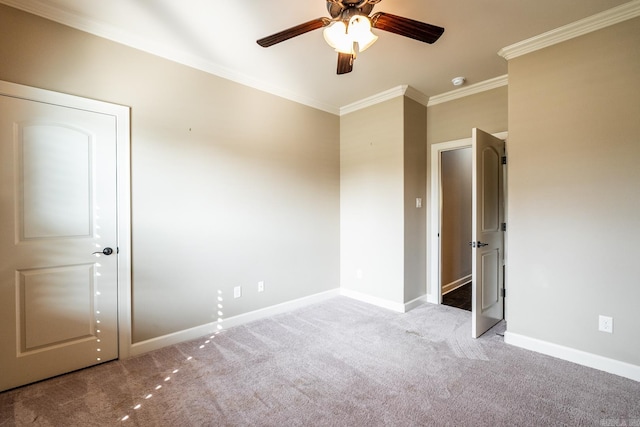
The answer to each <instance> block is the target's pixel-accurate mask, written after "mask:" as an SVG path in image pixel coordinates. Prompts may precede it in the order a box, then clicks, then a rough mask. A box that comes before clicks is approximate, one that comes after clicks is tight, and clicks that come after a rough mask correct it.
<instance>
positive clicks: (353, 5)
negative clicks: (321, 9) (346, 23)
mask: <svg viewBox="0 0 640 427" xmlns="http://www.w3.org/2000/svg"><path fill="white" fill-rule="evenodd" d="M378 1H380V0H378ZM378 1H375V0H358V1H353V0H333V1H327V10H328V11H329V15H331V17H332V18H333V19H338V18H340V19H348V18H350V17H351V16H353V15H369V14H370V13H371V11H372V10H373V6H374V4H375V3H377V2H378ZM344 12H347V14H346V15H347V16H345V13H344Z"/></svg>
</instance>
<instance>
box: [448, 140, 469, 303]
mask: <svg viewBox="0 0 640 427" xmlns="http://www.w3.org/2000/svg"><path fill="white" fill-rule="evenodd" d="M440 162H441V163H440V180H441V181H440V182H441V184H440V188H441V195H440V198H441V200H442V216H441V218H440V223H441V226H440V227H441V230H440V242H441V243H440V245H441V246H440V260H441V261H440V265H441V267H440V280H441V281H442V288H443V289H442V290H443V291H447V290H450V289H451V286H457V285H460V284H462V283H464V282H460V281H461V280H462V279H464V278H466V277H468V276H470V275H471V247H470V246H469V242H470V241H471V223H472V221H471V215H472V209H471V182H472V177H471V162H472V152H471V148H462V149H458V150H450V151H445V152H443V153H442V155H441V160H440Z"/></svg>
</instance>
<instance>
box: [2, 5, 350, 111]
mask: <svg viewBox="0 0 640 427" xmlns="http://www.w3.org/2000/svg"><path fill="white" fill-rule="evenodd" d="M0 3H2V4H5V5H7V6H11V7H13V8H15V9H19V10H22V11H24V12H27V13H31V14H32V15H37V16H40V17H42V18H45V19H48V20H50V21H55V22H58V23H60V24H63V25H66V26H68V27H71V28H75V29H77V30H80V31H84V32H86V33H89V34H93V35H95V36H98V37H101V38H104V39H107V40H111V41H113V42H116V43H119V44H122V45H125V46H129V47H132V48H134V49H138V50H141V51H143V52H147V53H150V54H152V55H155V56H159V57H161V58H164V59H168V60H170V61H172V62H176V63H179V64H182V65H185V66H187V67H190V68H194V69H197V70H200V71H204V72H206V73H208V74H212V75H215V76H218V77H221V78H224V79H226V80H231V81H233V82H235V83H239V84H241V85H243V86H248V87H251V88H254V89H257V90H259V91H262V92H267V93H270V94H272V95H275V96H278V97H280V98H284V99H288V100H290V101H294V102H297V103H299V104H303V105H306V106H308V107H312V108H315V109H318V110H322V111H325V112H327V113H331V114H336V115H337V114H339V112H340V110H339V109H338V108H337V107H336V106H334V105H329V104H326V103H323V102H319V101H318V100H316V99H312V98H308V97H305V96H300V94H297V93H293V92H291V91H289V90H286V89H284V88H281V87H275V86H273V85H270V84H267V83H265V82H263V81H259V80H256V79H254V78H251V77H249V76H246V75H244V74H241V73H238V72H235V71H233V70H231V69H228V68H226V67H221V66H220V65H217V64H214V63H213V62H211V61H208V60H206V59H203V58H201V57H197V56H194V55H188V54H185V53H184V52H180V51H177V50H174V49H170V48H167V47H166V46H163V45H161V44H159V43H155V42H154V41H152V40H151V41H150V40H147V39H143V38H141V37H138V36H136V35H134V34H131V33H129V32H126V31H122V30H120V29H118V28H115V27H113V26H110V25H105V24H104V23H101V22H98V21H95V20H91V19H87V18H84V17H80V16H78V15H76V14H74V13H71V12H69V11H65V10H61V9H58V8H55V7H51V6H49V5H47V4H44V3H43V2H41V1H39V0H26V1H25V0H0Z"/></svg>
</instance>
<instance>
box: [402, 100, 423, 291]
mask: <svg viewBox="0 0 640 427" xmlns="http://www.w3.org/2000/svg"><path fill="white" fill-rule="evenodd" d="M403 131H404V302H408V301H412V300H414V299H416V298H419V297H422V296H424V294H425V292H426V290H427V282H426V273H427V267H426V266H427V250H426V244H427V241H426V220H427V215H426V210H427V209H426V207H427V203H426V200H425V197H426V195H427V191H426V184H427V163H426V162H427V107H425V106H424V105H422V104H420V103H418V102H416V101H414V100H412V99H410V98H407V97H405V98H404V129H403ZM416 198H420V199H422V207H421V208H417V207H416Z"/></svg>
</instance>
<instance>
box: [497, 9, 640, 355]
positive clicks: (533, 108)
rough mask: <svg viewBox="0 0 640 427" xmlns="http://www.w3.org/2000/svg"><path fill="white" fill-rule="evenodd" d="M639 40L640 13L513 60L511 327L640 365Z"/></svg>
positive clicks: (511, 62)
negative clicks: (607, 328) (604, 321)
mask: <svg viewBox="0 0 640 427" xmlns="http://www.w3.org/2000/svg"><path fill="white" fill-rule="evenodd" d="M638 46H640V18H635V19H633V20H629V21H626V22H623V23H620V24H617V25H615V26H612V27H609V28H605V29H602V30H599V31H597V32H594V33H591V34H588V35H584V36H581V37H579V38H576V39H573V40H570V41H567V42H564V43H561V44H558V45H555V46H552V47H548V48H546V49H543V50H540V51H537V52H534V53H530V54H528V55H525V56H522V57H519V58H515V59H512V60H511V61H509V142H508V152H509V163H508V166H507V167H508V173H509V197H508V224H509V231H508V234H509V251H508V260H507V286H508V292H507V299H506V301H507V308H508V319H507V320H508V330H509V331H510V332H513V333H517V334H521V335H524V336H526V337H530V338H536V339H540V340H543V341H547V342H551V343H556V344H560V345H563V346H567V347H570V348H574V349H578V350H583V351H586V352H589V353H593V354H597V355H601V356H605V357H609V358H613V359H617V360H620V361H624V362H628V363H631V364H635V365H640V339H639V337H640V335H639V331H640V316H639V315H638V301H640V286H638V280H639V279H638V260H640V246H639V245H638V242H640V214H639V212H640V166H639V165H640V82H639V81H638V76H640V55H638ZM600 314H602V315H607V316H612V317H613V318H614V333H613V334H606V333H602V332H598V330H597V329H598V315H600Z"/></svg>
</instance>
